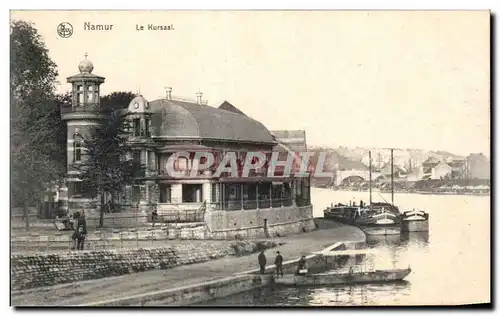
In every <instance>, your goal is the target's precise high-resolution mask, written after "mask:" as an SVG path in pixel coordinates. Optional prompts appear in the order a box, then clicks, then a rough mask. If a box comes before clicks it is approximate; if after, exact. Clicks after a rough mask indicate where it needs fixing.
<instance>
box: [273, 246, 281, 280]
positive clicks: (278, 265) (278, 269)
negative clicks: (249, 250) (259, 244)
mask: <svg viewBox="0 0 500 316" xmlns="http://www.w3.org/2000/svg"><path fill="white" fill-rule="evenodd" d="M276 253H277V255H276V259H274V265H275V266H276V276H280V275H281V276H282V277H283V257H282V256H281V253H280V252H279V251H276Z"/></svg>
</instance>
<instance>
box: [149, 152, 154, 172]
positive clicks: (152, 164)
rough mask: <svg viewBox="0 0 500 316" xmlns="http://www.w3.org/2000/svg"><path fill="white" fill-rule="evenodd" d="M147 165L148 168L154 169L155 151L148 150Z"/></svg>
mask: <svg viewBox="0 0 500 316" xmlns="http://www.w3.org/2000/svg"><path fill="white" fill-rule="evenodd" d="M148 167H149V170H155V153H154V152H152V151H148Z"/></svg>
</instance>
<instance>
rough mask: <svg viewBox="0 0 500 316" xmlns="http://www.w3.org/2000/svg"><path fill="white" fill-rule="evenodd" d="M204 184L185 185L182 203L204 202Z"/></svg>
mask: <svg viewBox="0 0 500 316" xmlns="http://www.w3.org/2000/svg"><path fill="white" fill-rule="evenodd" d="M202 188H203V185H202V184H183V185H182V202H183V203H196V202H198V203H199V202H203V193H202Z"/></svg>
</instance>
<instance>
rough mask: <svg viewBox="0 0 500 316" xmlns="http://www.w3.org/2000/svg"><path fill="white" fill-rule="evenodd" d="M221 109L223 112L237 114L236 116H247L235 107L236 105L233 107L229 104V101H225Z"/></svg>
mask: <svg viewBox="0 0 500 316" xmlns="http://www.w3.org/2000/svg"><path fill="white" fill-rule="evenodd" d="M219 109H221V110H226V111H229V112H233V113H236V114H240V115H245V116H246V114H245V113H243V112H241V111H240V110H239V109H238V108H237V107H235V106H234V105H232V104H231V103H229V102H227V101H224V102H223V103H222V104H221V105H220V106H219Z"/></svg>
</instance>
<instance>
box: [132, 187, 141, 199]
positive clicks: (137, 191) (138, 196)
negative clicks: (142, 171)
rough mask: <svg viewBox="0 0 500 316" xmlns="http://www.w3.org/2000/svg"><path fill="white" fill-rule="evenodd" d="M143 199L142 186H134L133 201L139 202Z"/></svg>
mask: <svg viewBox="0 0 500 316" xmlns="http://www.w3.org/2000/svg"><path fill="white" fill-rule="evenodd" d="M140 200H141V187H140V186H139V185H134V186H132V201H134V202H136V203H137V202H139V201H140Z"/></svg>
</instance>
